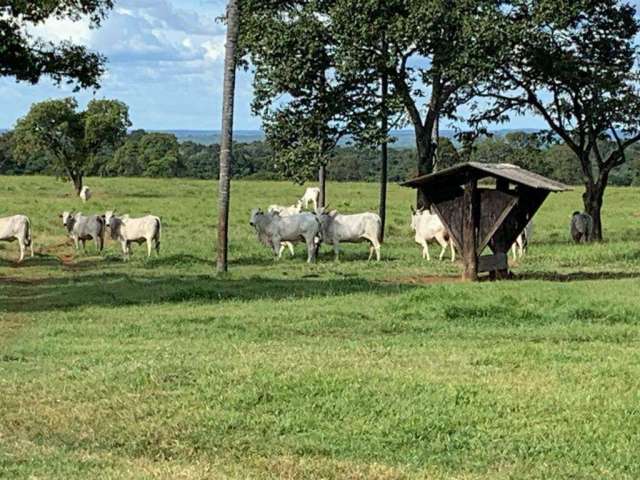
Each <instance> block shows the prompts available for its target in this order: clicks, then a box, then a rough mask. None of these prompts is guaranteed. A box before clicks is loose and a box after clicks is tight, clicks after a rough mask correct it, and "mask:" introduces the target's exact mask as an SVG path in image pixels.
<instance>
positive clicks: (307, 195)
mask: <svg viewBox="0 0 640 480" xmlns="http://www.w3.org/2000/svg"><path fill="white" fill-rule="evenodd" d="M309 202H311V204H312V205H313V211H314V212H315V211H316V210H317V209H318V203H319V202H320V189H319V188H318V187H309V188H307V189H306V190H305V191H304V195H303V196H302V198H301V199H300V205H304V208H307V207H309Z"/></svg>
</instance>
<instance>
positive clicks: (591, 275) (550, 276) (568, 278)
mask: <svg viewBox="0 0 640 480" xmlns="http://www.w3.org/2000/svg"><path fill="white" fill-rule="evenodd" d="M512 278H513V280H544V281H545V282H579V281H586V280H626V279H633V278H640V272H569V273H556V272H522V273H515V274H514V275H513V277H512Z"/></svg>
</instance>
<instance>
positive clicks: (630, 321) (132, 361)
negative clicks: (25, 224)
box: [0, 177, 640, 479]
mask: <svg viewBox="0 0 640 480" xmlns="http://www.w3.org/2000/svg"><path fill="white" fill-rule="evenodd" d="M87 184H88V185H89V186H91V188H92V190H93V191H94V195H95V197H94V199H93V200H92V201H91V202H90V204H89V205H88V206H80V204H79V200H76V199H75V198H74V197H73V196H72V195H71V188H70V187H69V186H68V185H66V184H62V183H60V182H57V181H55V180H54V179H52V178H45V177H35V178H34V177H32V178H17V177H13V178H12V177H0V215H4V214H10V213H18V212H19V213H25V214H27V215H29V216H30V217H31V219H32V223H33V229H34V240H35V247H36V257H35V258H33V259H28V260H26V261H25V262H24V263H23V264H22V265H20V266H16V265H15V264H14V262H13V260H14V259H15V258H16V255H17V245H16V244H6V243H1V244H0V320H1V321H0V478H11V479H14V478H15V479H21V478H24V479H27V478H43V479H44V478H46V479H49V478H59V479H85V478H110V479H111V478H113V479H117V478H163V479H174V478H184V479H209V478H256V479H266V478H286V479H314V478H327V479H342V478H349V479H405V478H406V479H414V478H415V479H418V478H429V479H431V478H434V479H444V478H457V479H506V478H512V479H533V478H540V479H543V478H544V479H548V478H580V479H583V478H589V479H601V478H616V479H618V478H619V479H622V478H628V479H635V478H639V477H640V458H639V457H638V446H639V445H640V348H639V347H640V341H639V340H640V189H611V190H610V191H609V193H608V196H607V198H606V206H605V217H606V219H605V233H606V236H607V238H608V241H607V242H606V243H604V244H601V245H589V246H582V247H576V246H573V245H571V244H570V243H569V242H568V222H569V216H570V214H571V212H572V211H573V210H577V209H579V207H580V191H579V190H577V191H574V192H569V193H564V194H559V195H553V196H551V197H550V199H549V200H548V201H547V203H546V204H545V205H544V207H543V209H542V210H541V211H540V213H539V215H538V216H537V217H536V225H535V232H534V241H533V244H532V245H531V247H530V250H529V253H528V254H527V256H526V257H525V258H524V260H522V261H521V262H519V264H517V265H515V266H514V272H515V273H516V279H515V280H513V281H507V282H497V283H490V282H483V283H479V284H465V283H460V282H459V281H458V276H459V274H460V270H461V265H460V264H451V263H450V262H448V261H444V262H439V261H437V260H432V261H431V262H429V263H428V262H426V261H423V260H422V259H421V258H420V249H419V247H418V245H416V244H415V243H414V242H413V236H412V234H411V232H410V231H409V216H408V212H409V205H410V204H411V203H412V199H413V194H414V193H413V191H411V190H406V189H401V188H399V187H397V186H392V187H391V189H390V200H389V203H390V211H389V217H390V218H389V229H388V232H387V238H386V242H385V244H384V245H383V247H382V255H383V261H382V262H380V263H375V262H372V263H367V262H366V258H367V255H368V249H367V247H366V246H365V245H364V244H361V245H353V246H347V247H345V253H344V255H343V256H342V261H341V262H340V263H335V262H333V257H332V253H331V252H330V251H329V250H328V249H327V248H325V250H324V251H323V254H322V256H321V258H320V262H319V263H318V264H317V265H310V266H309V265H307V264H306V263H305V255H304V252H303V250H304V249H303V248H302V247H301V246H298V249H297V255H296V256H295V257H294V258H288V257H287V258H285V259H283V260H282V261H281V262H280V263H275V262H274V261H273V260H272V258H271V256H270V253H269V252H268V251H267V250H266V248H265V247H264V246H262V245H260V244H258V242H257V241H256V238H255V234H254V233H253V231H252V229H251V228H250V227H249V225H248V216H249V211H250V209H251V208H252V207H254V206H263V207H266V206H267V205H269V204H270V203H283V204H288V203H293V201H294V200H295V198H296V197H297V196H298V195H300V194H301V192H302V189H301V187H299V186H295V185H291V184H287V183H277V182H235V183H234V184H233V189H232V212H231V215H232V219H231V239H232V244H231V251H230V256H231V265H230V269H231V271H230V273H229V274H228V275H227V276H225V277H223V278H218V277H216V276H215V275H213V270H214V268H213V259H214V253H215V252H214V245H215V219H216V218H217V216H216V211H215V204H216V189H215V184H214V183H213V182H205V181H185V180H150V179H93V178H91V179H88V180H87ZM328 195H329V199H330V202H331V204H332V206H334V207H337V208H338V209H340V210H341V211H344V212H357V211H363V210H375V209H376V205H377V188H376V186H375V185H369V184H332V185H330V187H329V192H328ZM72 207H75V208H76V209H82V211H83V212H85V213H89V212H98V211H104V210H106V209H111V208H117V209H118V210H120V211H122V212H129V213H131V214H133V215H139V214H144V213H147V212H153V213H155V214H158V215H160V216H162V218H163V221H164V227H163V234H164V238H163V242H162V255H161V256H160V257H159V258H152V259H151V260H146V259H145V258H144V255H143V249H141V248H138V249H136V250H135V253H134V257H133V259H132V260H131V261H130V262H128V263H125V262H123V261H122V260H121V259H120V255H119V250H118V249H117V247H116V245H115V244H114V243H113V242H109V243H108V244H107V249H106V252H105V253H104V254H103V255H102V256H96V255H94V253H93V245H92V246H91V248H90V250H89V253H88V254H87V255H83V254H80V255H75V254H74V252H73V250H72V247H71V244H70V241H69V240H67V239H66V238H65V235H64V231H63V228H62V226H61V225H60V220H59V219H58V217H57V215H58V214H59V213H60V212H61V211H62V210H65V209H70V208H72ZM134 248H135V247H134ZM438 252H439V247H437V246H434V247H433V249H432V253H433V254H436V253H438Z"/></svg>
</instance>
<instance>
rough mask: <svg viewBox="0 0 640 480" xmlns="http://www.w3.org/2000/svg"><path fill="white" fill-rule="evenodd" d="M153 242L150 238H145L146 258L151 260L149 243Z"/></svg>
mask: <svg viewBox="0 0 640 480" xmlns="http://www.w3.org/2000/svg"><path fill="white" fill-rule="evenodd" d="M152 241H153V239H152V238H151V237H148V238H147V258H151V248H152V245H151V242H152Z"/></svg>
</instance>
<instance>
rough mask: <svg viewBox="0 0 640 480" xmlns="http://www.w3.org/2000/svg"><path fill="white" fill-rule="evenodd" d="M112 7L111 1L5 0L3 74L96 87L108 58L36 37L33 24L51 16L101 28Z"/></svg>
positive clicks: (1, 14)
mask: <svg viewBox="0 0 640 480" xmlns="http://www.w3.org/2000/svg"><path fill="white" fill-rule="evenodd" d="M112 7H113V1H112V0H47V1H28V0H5V1H3V2H0V76H1V77H14V78H15V79H16V80H18V81H24V82H29V83H32V84H35V83H37V82H38V81H39V80H40V78H41V77H42V76H48V77H50V78H52V79H53V81H54V83H56V84H60V83H62V82H63V81H66V82H67V83H73V84H75V86H76V90H77V89H79V88H89V87H94V88H97V87H98V86H99V84H98V81H99V78H100V76H101V75H102V74H103V73H104V63H105V58H104V57H103V56H102V55H100V54H98V53H94V52H90V51H89V50H87V49H86V48H85V47H84V46H80V45H74V44H72V43H71V42H68V41H63V42H60V43H54V42H50V41H45V40H42V39H40V38H36V37H34V36H33V35H32V34H31V33H30V32H31V31H32V29H33V27H35V26H38V25H41V24H43V23H44V22H45V21H46V20H48V19H52V18H55V19H63V18H67V19H70V20H79V19H80V18H81V17H86V18H88V19H89V21H90V23H91V26H92V27H98V26H99V25H100V23H101V22H102V20H103V19H104V18H105V17H106V15H107V13H108V11H109V10H110V9H111V8H112Z"/></svg>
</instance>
